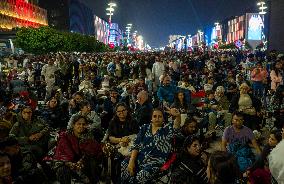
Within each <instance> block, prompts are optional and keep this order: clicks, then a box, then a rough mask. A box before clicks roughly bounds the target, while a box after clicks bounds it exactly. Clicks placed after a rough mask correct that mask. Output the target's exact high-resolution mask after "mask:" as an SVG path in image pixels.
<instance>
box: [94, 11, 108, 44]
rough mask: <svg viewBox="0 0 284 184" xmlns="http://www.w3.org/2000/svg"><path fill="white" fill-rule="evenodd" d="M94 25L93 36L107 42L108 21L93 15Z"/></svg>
mask: <svg viewBox="0 0 284 184" xmlns="http://www.w3.org/2000/svg"><path fill="white" fill-rule="evenodd" d="M94 25H95V37H96V38H97V40H99V41H100V42H103V43H104V44H108V35H109V29H108V28H109V25H108V23H107V22H106V21H105V20H103V19H101V18H100V17H98V16H96V15H94Z"/></svg>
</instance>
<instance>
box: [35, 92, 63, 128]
mask: <svg viewBox="0 0 284 184" xmlns="http://www.w3.org/2000/svg"><path fill="white" fill-rule="evenodd" d="M66 115H67V116H68V114H63V113H62V111H61V108H60V103H59V101H58V100H57V99H56V98H55V97H52V98H50V100H49V101H48V102H47V106H46V108H45V109H43V110H42V112H41V117H42V118H43V119H44V121H45V122H46V123H47V124H48V125H49V126H50V127H51V128H55V129H57V128H60V129H62V128H66V124H67V122H64V116H66Z"/></svg>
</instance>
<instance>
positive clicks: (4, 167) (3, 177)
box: [0, 152, 13, 183]
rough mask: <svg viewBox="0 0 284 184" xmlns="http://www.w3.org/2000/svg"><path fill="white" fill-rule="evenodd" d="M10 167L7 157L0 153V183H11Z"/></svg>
mask: <svg viewBox="0 0 284 184" xmlns="http://www.w3.org/2000/svg"><path fill="white" fill-rule="evenodd" d="M11 167H12V166H11V162H10V158H9V155H8V154H6V153H3V152H0V183H13V179H12V177H11V172H12V168H11Z"/></svg>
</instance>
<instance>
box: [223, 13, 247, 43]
mask: <svg viewBox="0 0 284 184" xmlns="http://www.w3.org/2000/svg"><path fill="white" fill-rule="evenodd" d="M245 17H246V16H245V15H243V16H239V17H235V18H234V19H232V20H229V21H228V34H227V43H232V42H235V41H236V40H243V39H245V36H246V35H245V31H246V19H245Z"/></svg>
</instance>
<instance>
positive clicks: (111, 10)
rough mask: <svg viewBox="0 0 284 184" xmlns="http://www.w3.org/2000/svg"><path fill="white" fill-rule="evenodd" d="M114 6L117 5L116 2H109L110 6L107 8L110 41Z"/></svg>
mask: <svg viewBox="0 0 284 184" xmlns="http://www.w3.org/2000/svg"><path fill="white" fill-rule="evenodd" d="M114 7H116V4H115V3H112V2H111V3H108V7H107V8H106V11H107V14H106V15H107V16H109V19H108V22H109V32H108V43H110V28H111V17H112V16H113V12H114Z"/></svg>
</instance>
